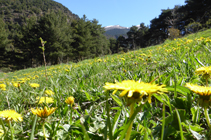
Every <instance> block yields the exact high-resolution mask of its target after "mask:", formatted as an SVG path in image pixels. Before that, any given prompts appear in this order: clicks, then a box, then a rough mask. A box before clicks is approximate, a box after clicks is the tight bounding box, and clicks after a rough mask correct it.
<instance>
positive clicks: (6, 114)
mask: <svg viewBox="0 0 211 140" xmlns="http://www.w3.org/2000/svg"><path fill="white" fill-rule="evenodd" d="M0 117H3V118H5V119H6V121H12V120H14V121H15V122H17V121H23V118H22V116H21V114H18V113H17V112H16V111H15V110H4V111H0Z"/></svg>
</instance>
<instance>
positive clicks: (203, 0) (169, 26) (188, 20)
mask: <svg viewBox="0 0 211 140" xmlns="http://www.w3.org/2000/svg"><path fill="white" fill-rule="evenodd" d="M185 3H186V4H185V5H183V6H175V7H174V8H173V9H163V10H161V14H160V15H159V16H158V18H154V19H152V20H151V21H150V26H145V25H144V23H141V24H140V28H138V27H136V26H133V27H132V28H130V31H129V32H128V33H127V35H128V37H127V38H126V37H123V36H119V37H118V38H117V42H116V44H117V46H115V47H116V51H119V50H120V51H122V50H129V49H138V48H143V47H147V46H151V45H156V44H160V43H163V42H164V41H165V40H166V39H167V38H169V39H174V38H177V37H180V36H184V35H186V34H189V33H196V32H198V31H200V30H204V29H208V28H210V27H211V1H210V0H186V1H185ZM146 13H147V12H146ZM146 15H147V14H146ZM110 42H115V41H114V40H113V39H110Z"/></svg>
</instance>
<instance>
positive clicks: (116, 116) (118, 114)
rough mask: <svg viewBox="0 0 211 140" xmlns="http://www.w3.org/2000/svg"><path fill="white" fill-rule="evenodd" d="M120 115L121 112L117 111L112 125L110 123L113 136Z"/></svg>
mask: <svg viewBox="0 0 211 140" xmlns="http://www.w3.org/2000/svg"><path fill="white" fill-rule="evenodd" d="M120 115H121V110H119V111H118V112H117V113H116V114H115V116H114V119H113V123H112V133H113V135H114V132H115V130H116V129H117V124H118V121H119V118H120Z"/></svg>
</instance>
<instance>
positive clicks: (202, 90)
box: [185, 83, 211, 100]
mask: <svg viewBox="0 0 211 140" xmlns="http://www.w3.org/2000/svg"><path fill="white" fill-rule="evenodd" d="M185 87H187V88H189V89H190V90H191V91H193V92H194V93H196V94H198V95H200V96H204V97H205V99H208V98H207V97H208V96H210V95H211V87H204V86H198V85H194V84H190V83H187V84H186V85H185ZM208 100H209V99H208Z"/></svg>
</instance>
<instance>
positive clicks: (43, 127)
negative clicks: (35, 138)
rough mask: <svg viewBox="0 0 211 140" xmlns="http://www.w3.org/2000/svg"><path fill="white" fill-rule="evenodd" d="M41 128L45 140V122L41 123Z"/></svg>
mask: <svg viewBox="0 0 211 140" xmlns="http://www.w3.org/2000/svg"><path fill="white" fill-rule="evenodd" d="M42 130H43V136H44V138H45V140H47V138H46V135H45V122H44V123H43V125H42Z"/></svg>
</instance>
